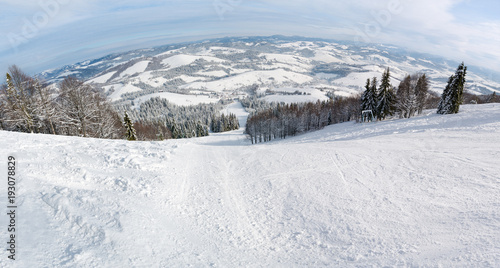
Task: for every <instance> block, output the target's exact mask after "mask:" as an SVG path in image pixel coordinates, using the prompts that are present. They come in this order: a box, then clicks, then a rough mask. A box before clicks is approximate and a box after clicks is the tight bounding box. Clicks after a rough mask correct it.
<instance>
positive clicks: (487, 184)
mask: <svg viewBox="0 0 500 268" xmlns="http://www.w3.org/2000/svg"><path fill="white" fill-rule="evenodd" d="M238 109H240V110H238ZM241 109H242V107H241V106H240V105H236V104H235V105H232V106H231V107H230V108H229V109H228V111H226V112H233V113H237V114H238V116H242V115H243V114H244V113H242V111H241ZM499 118H500V105H499V104H489V105H476V106H470V105H468V106H463V108H462V112H461V113H459V114H457V115H448V116H437V115H434V114H432V113H431V112H429V113H428V114H426V115H423V116H419V117H415V118H412V119H408V120H389V121H384V122H377V123H368V124H354V123H345V124H339V125H334V126H329V127H327V128H325V129H323V130H320V131H317V132H313V133H308V134H304V135H301V136H297V137H291V138H288V139H286V140H275V141H272V142H269V143H265V144H258V145H250V144H249V141H248V140H247V139H246V137H245V136H244V135H243V130H241V129H240V130H237V131H233V132H228V133H221V134H212V135H211V136H210V137H204V138H199V139H186V140H167V141H162V142H126V141H110V140H97V139H85V138H75V137H61V136H48V135H29V134H21V133H9V132H3V131H0V137H1V140H2V146H1V149H0V150H1V155H2V157H3V158H4V159H6V158H7V156H8V155H12V154H13V155H14V156H15V157H16V159H17V161H18V178H19V181H18V187H19V188H18V189H19V190H18V198H17V202H18V206H19V208H18V222H17V224H18V249H19V253H18V260H17V261H15V262H11V261H9V260H8V259H7V257H6V253H5V252H4V253H3V254H2V258H0V267H186V266H188V267H189V266H194V267H206V266H214V267H321V266H329V267H346V266H347V267H381V266H387V267H394V266H403V267H407V266H417V267H420V266H423V267H457V266H459V267H495V266H498V265H499V263H500V201H499V196H500V180H499V177H498V174H500V166H499V163H498V159H500V148H499V147H498V145H499V144H500V120H499ZM5 162H6V161H4V162H3V163H2V164H1V167H2V170H6V163H5ZM2 189H3V190H2V191H0V200H6V199H7V197H6V193H7V192H6V189H5V186H4V188H2ZM4 204H5V203H4ZM6 220H7V218H6V217H5V215H4V216H2V217H0V225H1V226H7V222H6ZM0 237H2V238H4V239H5V238H6V237H7V229H6V228H0Z"/></svg>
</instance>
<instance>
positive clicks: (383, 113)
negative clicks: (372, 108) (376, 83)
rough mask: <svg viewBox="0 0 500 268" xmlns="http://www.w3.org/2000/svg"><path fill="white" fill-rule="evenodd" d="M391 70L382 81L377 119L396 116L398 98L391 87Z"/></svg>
mask: <svg viewBox="0 0 500 268" xmlns="http://www.w3.org/2000/svg"><path fill="white" fill-rule="evenodd" d="M390 79H391V77H390V71H389V68H387V70H385V72H384V74H383V75H382V81H381V84H380V88H379V91H378V92H379V93H378V103H377V115H376V116H377V118H378V119H379V120H384V119H385V118H386V117H387V116H390V115H393V114H394V109H395V107H394V104H395V100H396V96H395V94H394V90H393V88H394V87H393V86H392V85H391V80H390Z"/></svg>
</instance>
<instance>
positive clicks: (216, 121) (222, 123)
mask: <svg viewBox="0 0 500 268" xmlns="http://www.w3.org/2000/svg"><path fill="white" fill-rule="evenodd" d="M239 128H240V122H239V121H238V117H236V115H234V114H232V113H230V114H229V115H227V116H225V115H224V114H222V115H221V116H214V117H212V121H211V122H210V129H211V130H212V132H215V133H218V132H226V131H231V130H236V129H239Z"/></svg>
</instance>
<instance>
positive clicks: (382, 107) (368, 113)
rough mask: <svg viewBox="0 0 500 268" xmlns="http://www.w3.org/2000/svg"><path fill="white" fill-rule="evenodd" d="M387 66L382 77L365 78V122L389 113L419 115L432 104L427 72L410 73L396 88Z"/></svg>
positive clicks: (383, 117) (382, 118) (379, 118)
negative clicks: (378, 80)
mask: <svg viewBox="0 0 500 268" xmlns="http://www.w3.org/2000/svg"><path fill="white" fill-rule="evenodd" d="M390 76H391V75H390V70H389V68H387V69H386V70H385V71H384V73H383V75H382V79H381V83H380V86H379V85H378V82H377V78H376V77H374V78H372V79H371V80H370V79H368V80H367V81H366V86H365V91H364V92H363V94H362V95H361V107H360V108H361V111H362V121H371V120H375V119H377V120H384V119H386V118H387V117H389V116H394V115H397V116H399V118H410V117H412V116H414V115H415V114H417V113H418V114H420V113H422V111H423V110H424V108H426V106H427V104H429V102H428V99H429V79H428V78H427V76H426V75H425V74H413V75H407V76H405V78H404V79H403V80H402V81H401V82H400V83H399V86H398V87H397V88H396V87H394V86H393V85H392V84H391V81H390V79H391V78H390Z"/></svg>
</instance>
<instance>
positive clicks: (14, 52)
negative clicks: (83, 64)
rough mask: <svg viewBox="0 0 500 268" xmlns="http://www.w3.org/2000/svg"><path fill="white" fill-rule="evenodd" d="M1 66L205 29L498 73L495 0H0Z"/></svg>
mask: <svg viewBox="0 0 500 268" xmlns="http://www.w3.org/2000/svg"><path fill="white" fill-rule="evenodd" d="M0 6H1V7H2V9H1V10H0V25H1V27H0V36H1V38H0V71H1V72H2V73H4V72H5V70H6V68H7V66H8V65H10V64H17V65H18V66H20V67H21V68H22V69H23V70H25V71H27V72H28V73H31V74H34V73H37V72H41V71H43V70H45V69H50V68H58V67H61V66H62V65H65V64H72V63H76V62H79V61H83V60H86V59H93V58H97V57H100V56H104V55H107V54H109V53H113V52H120V51H126V50H130V49H135V48H147V47H152V46H157V45H163V44H169V43H175V42H183V41H196V40H200V39H205V38H212V37H223V36H249V35H274V34H282V35H300V36H306V37H322V38H326V39H337V40H348V41H359V42H371V43H386V44H394V45H398V46H402V47H405V48H408V49H410V50H414V51H417V52H424V53H430V54H435V55H440V56H443V57H445V58H448V59H451V60H455V61H465V62H466V64H469V65H476V66H480V67H485V68H490V69H493V70H496V71H499V72H500V16H499V15H500V1H498V0H477V1H471V0H420V1H413V0H380V1H374V0H361V1H350V0H307V1H306V0H295V1H289V0H288V1H285V0H203V1H201V0H170V1H151V0H144V1H129V0H121V1H117V0H109V1H96V0H33V1H31V0H27V1H11V0H0Z"/></svg>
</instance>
